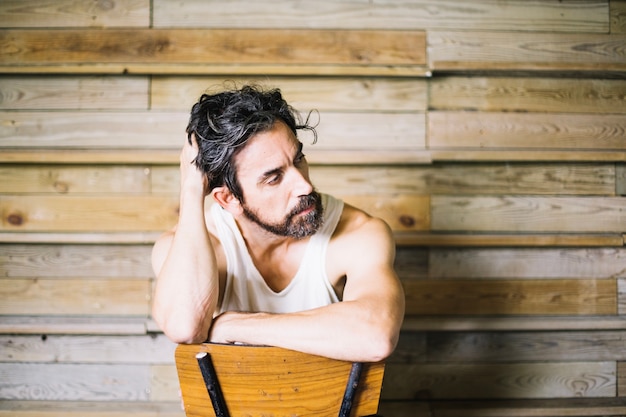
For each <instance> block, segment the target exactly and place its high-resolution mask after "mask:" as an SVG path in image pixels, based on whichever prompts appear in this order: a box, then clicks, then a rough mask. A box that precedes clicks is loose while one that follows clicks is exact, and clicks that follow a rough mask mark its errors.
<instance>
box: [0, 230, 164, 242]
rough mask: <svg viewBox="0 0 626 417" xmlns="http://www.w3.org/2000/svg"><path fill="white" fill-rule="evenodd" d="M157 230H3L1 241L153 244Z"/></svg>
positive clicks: (157, 233) (157, 235)
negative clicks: (108, 231)
mask: <svg viewBox="0 0 626 417" xmlns="http://www.w3.org/2000/svg"><path fill="white" fill-rule="evenodd" d="M162 233H163V232H162V231H155V232H127V233H126V232H111V233H106V232H104V233H101V232H86V233H83V232H78V233H72V232H60V233H49V232H2V233H0V243H62V244H76V243H80V244H94V243H96V244H104V245H106V244H110V245H151V244H153V243H154V242H155V241H156V239H157V238H158V237H159V236H160V235H161V234H162Z"/></svg>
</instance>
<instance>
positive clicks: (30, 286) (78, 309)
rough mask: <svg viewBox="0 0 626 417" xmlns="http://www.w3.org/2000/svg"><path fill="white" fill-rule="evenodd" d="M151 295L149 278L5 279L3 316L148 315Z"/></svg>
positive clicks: (0, 287)
mask: <svg viewBox="0 0 626 417" xmlns="http://www.w3.org/2000/svg"><path fill="white" fill-rule="evenodd" d="M151 295H152V285H151V281H150V280H148V279H146V280H143V281H140V280H137V279H124V278H117V279H37V278H34V279H26V278H25V279H17V278H16V279H3V280H0V314H2V315H26V316H28V315H51V316H52V315H57V316H59V315H108V316H147V315H148V314H150V299H151Z"/></svg>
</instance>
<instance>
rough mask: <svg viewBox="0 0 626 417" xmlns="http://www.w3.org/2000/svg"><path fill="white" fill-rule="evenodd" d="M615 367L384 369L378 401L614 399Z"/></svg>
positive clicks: (432, 366)
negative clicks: (612, 397)
mask: <svg viewBox="0 0 626 417" xmlns="http://www.w3.org/2000/svg"><path fill="white" fill-rule="evenodd" d="M616 371H617V369H616V364H615V362H604V361H598V362H570V363H567V362H565V363H553V362H536V363H524V364H485V363H476V364H454V365H452V364H451V365H444V364H424V365H407V364H389V365H388V368H387V373H386V378H385V384H384V385H383V393H382V398H383V399H386V400H392V399H393V400H400V399H402V400H408V399H413V398H416V397H419V396H423V397H427V398H430V399H450V398H454V399H472V398H483V399H484V398H491V399H495V398H576V397H609V396H615V394H616V390H617V387H616V385H617V381H616Z"/></svg>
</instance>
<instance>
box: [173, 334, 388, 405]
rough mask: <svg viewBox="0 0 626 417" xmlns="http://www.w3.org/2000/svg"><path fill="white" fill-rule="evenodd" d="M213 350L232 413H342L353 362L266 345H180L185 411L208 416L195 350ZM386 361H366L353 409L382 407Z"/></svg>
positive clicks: (214, 359)
mask: <svg viewBox="0 0 626 417" xmlns="http://www.w3.org/2000/svg"><path fill="white" fill-rule="evenodd" d="M199 352H209V354H210V358H211V361H212V363H213V366H214V367H215V372H216V374H217V377H218V379H219V384H220V386H221V389H222V392H223V393H224V400H225V403H226V407H227V408H228V410H229V414H230V415H233V416H244V415H253V416H264V415H311V416H328V415H334V414H335V413H338V411H339V407H340V405H341V399H342V398H343V393H344V390H345V388H346V383H347V381H348V375H349V373H350V367H351V365H352V364H351V363H350V362H344V361H337V360H333V359H328V358H322V357H320V356H314V355H307V354H304V353H300V352H294V351H286V350H285V349H280V348H274V347H262V346H234V345H212V344H204V345H179V346H178V347H177V349H176V366H177V369H178V376H179V379H180V381H181V389H182V393H183V402H184V404H185V412H186V413H187V416H189V417H191V416H210V415H211V414H212V410H207V407H206V406H205V405H206V402H207V401H210V399H209V395H208V393H207V390H206V385H205V383H204V381H203V379H202V375H201V373H200V372H199V369H198V362H197V359H196V354H197V353H199ZM383 372H384V364H383V363H380V362H379V363H371V364H364V369H363V373H362V374H361V379H360V382H359V391H358V392H357V395H356V397H355V399H354V403H353V407H354V408H353V413H354V414H355V415H368V414H371V413H375V412H376V411H377V409H378V400H379V396H380V386H381V384H382V379H383Z"/></svg>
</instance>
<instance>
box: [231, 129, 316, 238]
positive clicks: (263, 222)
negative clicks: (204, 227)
mask: <svg viewBox="0 0 626 417" xmlns="http://www.w3.org/2000/svg"><path fill="white" fill-rule="evenodd" d="M235 165H236V172H237V178H238V181H239V183H240V185H241V188H242V190H243V195H244V201H242V204H241V205H242V208H243V213H244V215H245V216H246V218H247V219H248V220H250V221H252V222H253V223H255V224H256V225H258V226H260V227H261V228H262V229H263V230H266V231H268V232H270V233H273V234H275V235H278V236H286V237H293V238H296V239H301V238H304V237H306V236H310V235H312V234H313V233H315V232H316V231H317V230H318V229H319V227H320V226H321V224H322V218H323V216H322V212H323V208H322V201H321V197H320V195H319V194H318V193H317V192H315V191H314V189H313V185H312V184H311V181H310V179H309V167H308V163H307V161H306V159H305V157H304V154H303V153H302V143H300V142H299V141H298V140H297V138H296V137H295V136H294V134H293V132H292V131H291V130H290V129H289V128H288V127H287V126H286V125H285V124H284V123H282V122H276V123H275V125H274V126H273V127H272V129H271V130H268V131H266V132H262V133H258V134H257V135H255V136H254V137H252V138H251V139H250V141H249V142H248V143H247V145H246V147H245V148H244V149H242V150H241V152H239V153H238V154H237V155H236V157H235Z"/></svg>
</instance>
